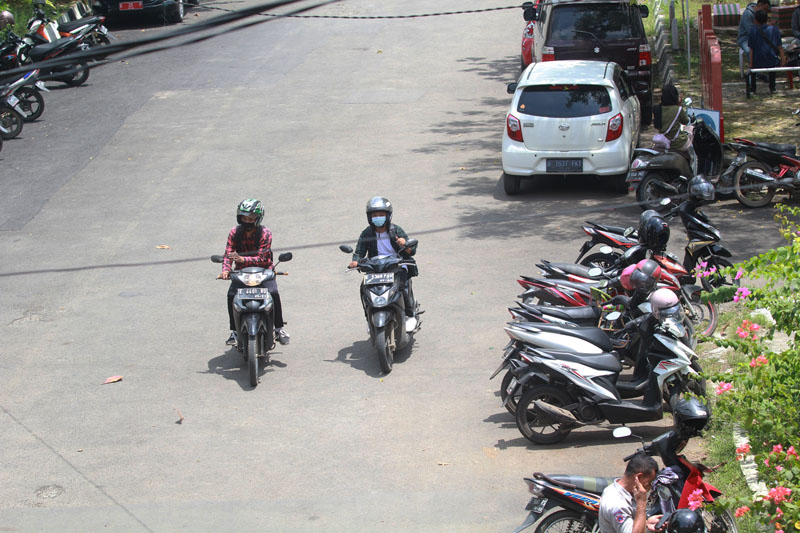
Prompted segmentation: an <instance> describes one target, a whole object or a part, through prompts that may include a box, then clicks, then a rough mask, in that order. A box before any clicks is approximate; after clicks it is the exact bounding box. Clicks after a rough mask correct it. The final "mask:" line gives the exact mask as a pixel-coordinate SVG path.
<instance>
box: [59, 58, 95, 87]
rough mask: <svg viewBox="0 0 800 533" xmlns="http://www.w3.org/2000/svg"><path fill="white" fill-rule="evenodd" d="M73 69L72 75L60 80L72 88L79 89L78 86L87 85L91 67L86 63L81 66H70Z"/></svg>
mask: <svg viewBox="0 0 800 533" xmlns="http://www.w3.org/2000/svg"><path fill="white" fill-rule="evenodd" d="M69 68H71V69H74V70H73V71H72V72H71V73H70V74H67V75H66V76H64V77H62V78H60V79H61V81H63V82H64V83H66V84H67V85H69V86H70V87H77V86H78V85H83V84H84V83H86V80H88V79H89V67H88V66H87V65H86V63H81V64H79V65H70V67H69Z"/></svg>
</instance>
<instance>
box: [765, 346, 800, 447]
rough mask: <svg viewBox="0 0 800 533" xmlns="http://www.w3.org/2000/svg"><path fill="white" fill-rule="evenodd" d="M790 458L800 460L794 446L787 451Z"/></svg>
mask: <svg viewBox="0 0 800 533" xmlns="http://www.w3.org/2000/svg"><path fill="white" fill-rule="evenodd" d="M765 359H766V358H765ZM789 456H793V457H794V458H795V459H797V458H798V457H797V452H796V451H794V446H789V447H788V448H787V449H786V457H789Z"/></svg>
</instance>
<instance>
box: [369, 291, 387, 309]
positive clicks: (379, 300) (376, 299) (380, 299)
mask: <svg viewBox="0 0 800 533" xmlns="http://www.w3.org/2000/svg"><path fill="white" fill-rule="evenodd" d="M386 301H387V300H386V298H385V297H384V296H379V295H377V294H373V295H372V305H376V306H380V305H386Z"/></svg>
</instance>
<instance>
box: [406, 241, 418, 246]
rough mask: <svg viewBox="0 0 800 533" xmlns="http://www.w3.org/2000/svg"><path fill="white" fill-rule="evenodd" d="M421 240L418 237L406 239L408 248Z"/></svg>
mask: <svg viewBox="0 0 800 533" xmlns="http://www.w3.org/2000/svg"><path fill="white" fill-rule="evenodd" d="M418 244H419V241H418V240H417V239H408V240H407V241H406V248H413V247H414V246H416V245H418Z"/></svg>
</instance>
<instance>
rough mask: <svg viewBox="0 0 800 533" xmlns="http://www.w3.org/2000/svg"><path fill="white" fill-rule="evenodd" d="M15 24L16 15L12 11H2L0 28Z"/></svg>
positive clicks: (0, 13)
mask: <svg viewBox="0 0 800 533" xmlns="http://www.w3.org/2000/svg"><path fill="white" fill-rule="evenodd" d="M13 25H14V15H13V14H12V13H11V12H10V11H2V12H0V30H2V29H3V28H5V27H6V26H13Z"/></svg>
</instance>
